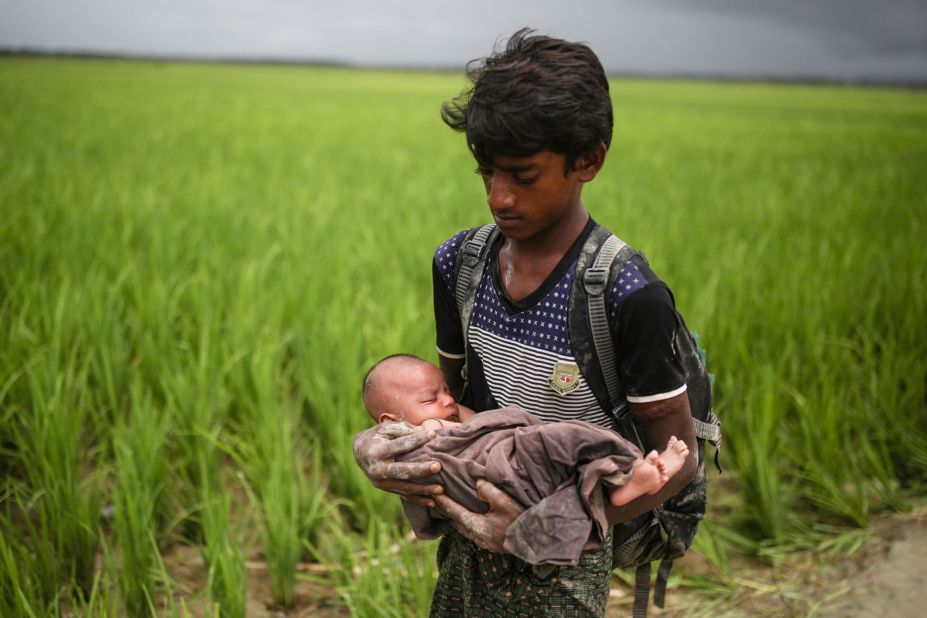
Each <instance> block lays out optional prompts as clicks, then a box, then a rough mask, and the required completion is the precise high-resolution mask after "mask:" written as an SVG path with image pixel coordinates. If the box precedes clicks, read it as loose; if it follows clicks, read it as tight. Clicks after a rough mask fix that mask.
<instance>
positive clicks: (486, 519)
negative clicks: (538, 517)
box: [435, 480, 524, 554]
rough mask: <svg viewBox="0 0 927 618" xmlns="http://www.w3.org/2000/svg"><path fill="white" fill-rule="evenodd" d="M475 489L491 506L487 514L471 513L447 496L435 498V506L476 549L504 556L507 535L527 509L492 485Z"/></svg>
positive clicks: (484, 482)
mask: <svg viewBox="0 0 927 618" xmlns="http://www.w3.org/2000/svg"><path fill="white" fill-rule="evenodd" d="M476 488H477V492H478V494H479V496H480V500H482V501H483V502H485V503H487V504H488V505H489V512H488V513H486V514H483V515H481V514H479V513H474V512H473V511H468V510H467V509H466V508H464V507H463V506H461V505H460V504H459V503H457V502H455V501H454V500H452V499H450V498H448V497H447V496H445V495H440V496H435V502H437V503H438V508H439V509H440V510H441V512H442V513H444V516H445V517H447V518H448V519H450V520H451V521H453V522H454V528H455V529H456V530H457V532H459V533H460V534H462V535H463V536H465V537H467V538H468V539H470V540H471V541H473V542H474V543H475V544H476V546H477V547H481V548H483V549H488V550H489V551H492V552H496V553H497V554H501V553H504V551H503V549H502V546H503V543H504V542H505V531H506V530H507V529H508V527H509V526H510V525H511V524H512V522H513V521H515V520H516V519H518V516H519V515H521V513H522V511H523V510H524V509H523V508H521V506H520V505H519V504H518V503H517V502H515V500H513V499H512V498H511V497H509V495H508V494H507V493H505V492H504V491H502V490H501V489H499V488H498V487H496V486H495V485H493V484H492V483H490V482H489V481H483V480H480V481H477V483H476Z"/></svg>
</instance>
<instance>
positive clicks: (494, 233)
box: [454, 223, 499, 389]
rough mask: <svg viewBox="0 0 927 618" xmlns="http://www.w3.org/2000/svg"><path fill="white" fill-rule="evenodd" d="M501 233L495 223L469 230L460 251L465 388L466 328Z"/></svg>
mask: <svg viewBox="0 0 927 618" xmlns="http://www.w3.org/2000/svg"><path fill="white" fill-rule="evenodd" d="M498 236H499V229H498V228H497V227H496V225H495V224H494V223H487V224H486V225H483V226H481V227H475V228H473V229H471V230H470V231H469V232H467V237H466V238H467V240H466V241H464V243H463V246H462V247H461V248H460V251H459V252H458V253H457V263H456V265H455V273H456V274H455V280H454V300H455V302H456V304H457V312H458V313H459V314H460V327H461V333H463V343H464V348H463V349H464V365H463V368H462V369H461V370H460V375H461V377H462V378H463V384H464V389H466V387H467V383H468V381H469V373H468V370H467V341H468V337H467V331H468V328H469V326H470V316H471V315H472V314H473V304H474V302H475V301H476V291H477V289H478V288H479V286H480V279H482V278H483V268H484V267H485V266H486V257H487V251H486V248H487V247H489V246H491V245H492V243H493V242H495V240H496V238H497V237H498Z"/></svg>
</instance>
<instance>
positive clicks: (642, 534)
mask: <svg viewBox="0 0 927 618" xmlns="http://www.w3.org/2000/svg"><path fill="white" fill-rule="evenodd" d="M498 235H499V230H498V228H497V227H496V226H495V225H493V224H488V225H484V226H481V227H475V228H472V229H470V230H469V231H468V232H467V234H466V236H465V240H464V242H463V244H462V246H461V248H460V251H459V252H458V254H457V262H456V264H455V289H454V296H455V301H456V305H457V309H458V312H459V314H460V320H461V325H462V330H463V338H464V350H467V349H468V348H467V329H468V326H469V322H470V316H471V315H472V313H473V306H474V304H475V302H476V291H477V288H478V286H479V282H480V279H481V278H482V274H483V269H484V267H485V264H486V260H487V256H488V247H490V246H492V244H493V242H494V241H495V240H496V238H498ZM634 255H641V254H638V253H637V252H635V251H634V250H633V249H632V248H631V247H629V246H628V245H627V244H626V243H624V242H623V241H621V240H620V239H618V237H616V236H615V235H613V234H611V233H610V232H609V231H608V230H606V229H605V228H603V227H602V226H599V225H596V227H595V228H594V229H593V230H592V232H591V233H590V234H589V237H588V238H587V240H586V242H585V243H584V245H583V247H582V249H581V251H580V253H579V257H578V258H577V264H576V271H575V274H574V277H573V283H572V288H571V290H570V297H569V305H568V322H569V323H568V327H569V333H570V341H571V344H572V348H573V356H574V358H575V360H576V363H577V365H578V366H579V369H580V372H581V373H582V375H583V377H584V378H585V380H586V382H587V384H589V387H590V389H591V390H592V392H593V394H594V395H595V398H596V401H597V402H598V403H599V405H600V406H601V407H602V408H603V409H604V410H606V411H608V412H610V413H611V415H612V417H613V418H614V424H615V429H616V430H617V431H618V432H619V433H620V434H621V435H622V436H623V437H624V438H625V439H627V440H629V441H631V442H633V443H634V444H635V445H636V446H637V447H638V448H639V449H640V450H641V452H642V453H643V452H645V451H644V446H643V443H642V441H641V438H640V436H639V434H638V431H637V428H636V426H635V425H634V421H633V420H632V418H631V410H630V406H629V404H628V401H627V399H626V397H625V392H624V389H623V387H622V385H621V380H620V379H619V377H618V371H617V365H616V359H615V349H614V345H613V343H612V338H611V331H610V328H609V319H608V299H607V296H606V291H607V290H610V289H611V288H612V286H613V285H614V282H615V279H616V278H617V277H618V275H619V273H620V272H621V269H622V268H623V267H624V265H625V263H626V262H627V261H628V260H629V259H630V258H631V257H632V256H634ZM641 258H643V255H641ZM643 259H645V261H646V258H643ZM676 317H677V320H678V327H677V329H676V333H675V340H674V342H673V343H674V348H675V350H676V353H677V354H678V355H679V357H680V361H681V364H682V367H683V370H684V371H685V375H686V387H687V392H688V396H689V402H690V407H691V408H692V417H693V424H694V429H695V435H696V441H697V443H698V457H699V463H698V468H697V469H696V473H695V476H694V477H693V479H692V481H690V482H689V484H688V485H686V486H685V487H684V488H682V489H681V490H680V491H679V493H677V494H676V495H675V496H673V497H672V498H670V499H669V500H667V501H666V502H665V503H664V504H662V505H660V506H658V507H657V508H656V509H654V510H653V511H652V512H651V513H649V514H644V515H641V516H640V517H637V518H635V519H632V520H630V521H627V522H623V523H620V524H617V525H616V526H614V527H613V529H612V542H613V546H612V547H613V553H612V567H613V568H626V567H637V572H636V574H635V585H634V610H633V616H634V618H645V617H646V615H647V605H648V602H649V594H650V577H651V567H650V563H651V562H654V561H657V560H659V561H661V562H660V567H659V569H658V570H657V579H656V582H655V585H654V604H655V605H656V606H657V607H663V601H664V597H665V594H666V581H667V578H668V576H669V572H670V569H671V568H672V564H673V560H675V559H676V558H679V557H680V556H682V555H683V554H685V552H686V550H687V549H688V548H689V547H690V546H691V544H692V541H693V540H694V539H695V533H696V531H697V529H698V523H699V521H701V519H702V518H703V517H704V515H705V506H706V498H707V492H706V490H707V483H706V475H705V441H706V440H707V441H709V442H711V443H712V444H713V445H714V446H715V448H716V450H715V465H716V466H717V467H718V470H719V471H720V469H721V467H720V464H719V452H720V451H719V449H720V447H721V424H720V421H719V420H718V418H717V417H716V416H715V415H714V413H713V412H712V409H711V380H710V376H709V375H708V372H707V370H706V369H705V365H704V363H703V361H702V355H701V353H700V350H699V347H698V344H697V342H696V340H695V337H694V336H693V335H692V334H691V333H690V332H689V330H688V328H686V325H685V321H684V320H683V319H682V316H681V315H679V313H678V312H677V313H676ZM465 356H466V355H465ZM461 375H462V377H463V380H464V384H465V388H466V384H467V383H468V373H467V364H466V358H465V360H464V366H463V369H462V372H461Z"/></svg>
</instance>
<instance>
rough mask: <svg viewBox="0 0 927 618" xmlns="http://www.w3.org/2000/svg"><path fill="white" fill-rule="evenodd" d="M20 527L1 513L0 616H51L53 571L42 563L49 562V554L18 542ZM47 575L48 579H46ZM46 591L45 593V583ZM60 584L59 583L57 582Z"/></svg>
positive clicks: (29, 617) (32, 617) (33, 617)
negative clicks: (49, 576) (17, 527)
mask: <svg viewBox="0 0 927 618" xmlns="http://www.w3.org/2000/svg"><path fill="white" fill-rule="evenodd" d="M19 538H20V535H19V534H18V530H16V526H14V524H13V523H12V522H10V521H9V519H8V518H7V516H6V515H4V514H0V615H3V616H23V617H24V618H25V617H28V618H38V617H39V616H44V615H46V614H47V612H48V610H47V608H48V607H49V606H53V604H54V602H55V600H56V599H55V598H54V595H53V590H49V589H48V588H51V586H48V583H49V582H48V581H47V575H48V571H49V570H50V569H49V567H48V565H47V564H45V565H44V568H42V567H43V565H42V563H40V560H43V558H44V559H45V560H46V561H47V560H49V558H50V557H49V556H48V555H47V552H46V554H45V555H43V554H42V550H43V549H45V548H40V550H39V552H35V553H33V552H32V550H31V549H30V547H29V546H28V545H25V544H24V543H22V542H21V541H19V540H18V539H19ZM43 575H44V576H45V577H43ZM43 579H45V580H46V581H45V584H46V585H45V588H46V590H44V591H43V590H42V583H43V582H42V580H43ZM53 583H54V584H57V582H53Z"/></svg>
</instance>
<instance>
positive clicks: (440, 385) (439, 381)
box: [394, 363, 460, 425]
mask: <svg viewBox="0 0 927 618" xmlns="http://www.w3.org/2000/svg"><path fill="white" fill-rule="evenodd" d="M395 396H396V397H397V398H398V401H397V402H395V403H396V406H395V408H394V409H396V410H399V411H400V416H401V419H402V420H404V421H406V422H409V423H412V424H413V425H421V424H422V423H424V422H425V421H426V420H428V419H430V418H436V419H439V420H442V421H444V420H449V421H456V422H460V417H459V416H458V413H457V402H456V401H454V398H453V397H452V396H451V393H450V391H449V390H448V388H447V384H445V383H444V376H443V375H441V371H440V370H439V369H438V368H437V367H435V366H434V365H432V364H430V363H420V364H418V365H417V366H415V367H414V368H412V369H411V370H410V371H408V372H406V373H405V375H404V376H403V384H402V388H401V389H399V390H398V391H397V392H396V395H395Z"/></svg>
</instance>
